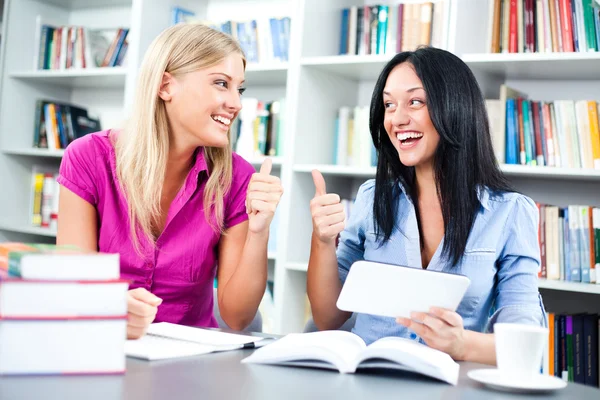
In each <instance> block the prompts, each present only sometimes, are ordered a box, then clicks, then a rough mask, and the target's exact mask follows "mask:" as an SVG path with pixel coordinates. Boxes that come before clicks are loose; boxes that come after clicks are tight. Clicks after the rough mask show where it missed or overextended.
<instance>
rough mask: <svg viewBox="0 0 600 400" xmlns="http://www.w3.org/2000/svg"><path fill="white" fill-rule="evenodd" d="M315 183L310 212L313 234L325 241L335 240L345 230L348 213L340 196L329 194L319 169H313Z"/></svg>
mask: <svg viewBox="0 0 600 400" xmlns="http://www.w3.org/2000/svg"><path fill="white" fill-rule="evenodd" d="M312 177H313V182H314V183H315V189H316V190H315V197H314V198H313V199H312V200H311V201H310V214H311V216H312V222H313V234H314V235H315V236H316V237H317V238H318V239H319V240H320V241H321V242H323V243H331V242H333V241H334V240H335V239H336V237H337V235H338V234H339V233H340V232H341V231H343V230H344V226H345V224H344V221H345V219H346V213H345V212H344V206H343V205H342V204H341V203H340V196H338V195H337V194H327V190H326V188H325V179H323V175H322V174H321V173H320V172H319V171H317V170H313V171H312Z"/></svg>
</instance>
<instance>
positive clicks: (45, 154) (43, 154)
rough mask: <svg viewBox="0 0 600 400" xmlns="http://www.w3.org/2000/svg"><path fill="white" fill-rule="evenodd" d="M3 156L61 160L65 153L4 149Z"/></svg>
mask: <svg viewBox="0 0 600 400" xmlns="http://www.w3.org/2000/svg"><path fill="white" fill-rule="evenodd" d="M2 152H3V153H4V154H12V155H17V156H30V157H48V158H62V156H63V154H64V153H65V151H64V150H48V149H36V148H30V149H6V150H2Z"/></svg>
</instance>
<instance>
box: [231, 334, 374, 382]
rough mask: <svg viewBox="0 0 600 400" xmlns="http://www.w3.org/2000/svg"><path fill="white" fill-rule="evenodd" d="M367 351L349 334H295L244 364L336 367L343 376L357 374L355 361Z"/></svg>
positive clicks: (255, 355)
mask: <svg viewBox="0 0 600 400" xmlns="http://www.w3.org/2000/svg"><path fill="white" fill-rule="evenodd" d="M365 348H366V345H365V343H364V342H363V341H362V339H361V338H360V337H358V336H357V335H355V334H353V333H350V332H345V331H321V332H311V333H292V334H289V335H287V336H285V337H283V338H282V339H279V340H278V341H276V342H275V343H272V344H269V345H268V346H265V347H262V348H260V349H258V350H256V351H255V352H254V353H253V354H252V355H251V356H250V357H248V358H246V359H245V360H244V361H243V362H247V363H259V364H289V365H298V366H300V365H304V366H320V367H323V368H326V367H327V366H326V365H324V364H323V363H322V362H326V363H329V364H331V365H333V366H334V367H335V368H336V369H338V370H339V371H340V372H354V362H353V361H354V360H355V359H356V357H357V356H358V354H359V353H360V352H361V351H363V350H364V349H365Z"/></svg>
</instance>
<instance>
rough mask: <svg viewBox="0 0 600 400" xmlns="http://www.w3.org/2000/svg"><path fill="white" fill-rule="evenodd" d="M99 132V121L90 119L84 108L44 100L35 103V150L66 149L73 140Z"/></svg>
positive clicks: (93, 118)
mask: <svg viewBox="0 0 600 400" xmlns="http://www.w3.org/2000/svg"><path fill="white" fill-rule="evenodd" d="M100 130H102V126H101V123H100V119H98V118H96V117H92V116H91V115H90V114H89V113H88V110H87V109H86V108H83V107H79V106H75V105H73V104H67V103H58V102H55V101H50V100H44V99H38V100H37V101H36V105H35V125H34V130H33V147H35V148H41V149H50V150H59V149H66V148H67V146H68V145H69V143H71V142H72V141H73V140H75V139H77V138H80V137H82V136H84V135H87V134H88V133H92V132H98V131H100Z"/></svg>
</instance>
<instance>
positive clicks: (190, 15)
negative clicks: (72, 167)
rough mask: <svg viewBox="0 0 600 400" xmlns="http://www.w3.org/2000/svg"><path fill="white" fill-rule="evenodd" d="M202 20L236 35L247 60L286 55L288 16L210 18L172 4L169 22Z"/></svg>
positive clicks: (284, 57)
mask: <svg viewBox="0 0 600 400" xmlns="http://www.w3.org/2000/svg"><path fill="white" fill-rule="evenodd" d="M178 23H202V24H204V25H208V26H210V27H211V28H214V29H216V30H218V31H221V32H223V33H226V34H228V35H230V36H232V37H233V38H235V39H236V40H237V41H238V42H239V44H240V46H241V47H242V50H243V51H244V54H245V56H246V60H247V61H248V62H249V63H258V62H273V61H276V62H281V61H288V59H289V43H290V26H291V19H290V17H287V16H282V17H266V16H265V17H261V18H257V19H249V20H246V21H233V20H223V21H209V20H206V19H200V18H198V17H197V16H196V14H195V13H194V12H193V11H191V10H189V9H185V8H181V7H173V8H172V24H173V25H174V24H178Z"/></svg>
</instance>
